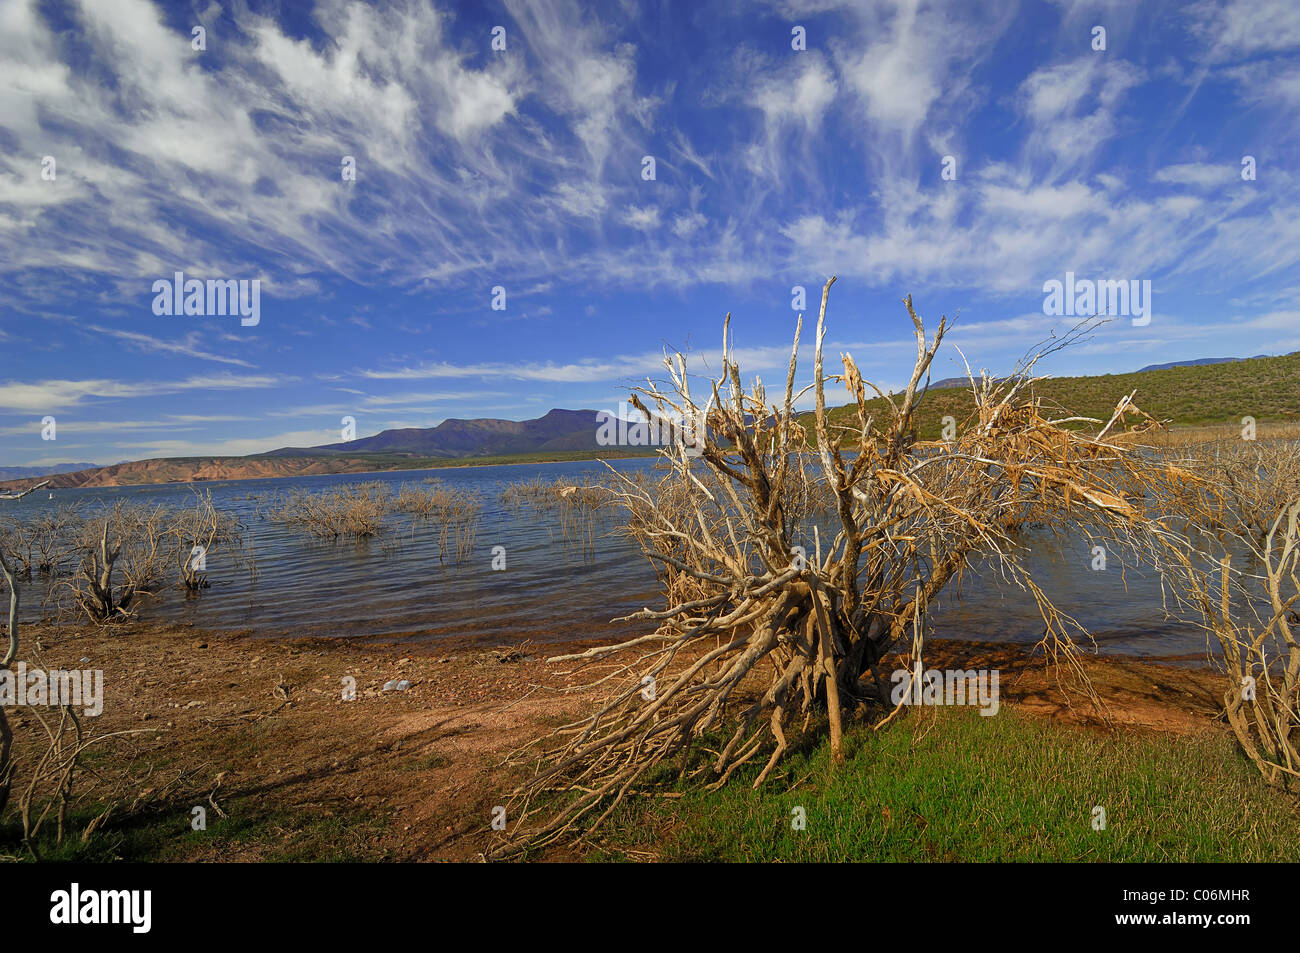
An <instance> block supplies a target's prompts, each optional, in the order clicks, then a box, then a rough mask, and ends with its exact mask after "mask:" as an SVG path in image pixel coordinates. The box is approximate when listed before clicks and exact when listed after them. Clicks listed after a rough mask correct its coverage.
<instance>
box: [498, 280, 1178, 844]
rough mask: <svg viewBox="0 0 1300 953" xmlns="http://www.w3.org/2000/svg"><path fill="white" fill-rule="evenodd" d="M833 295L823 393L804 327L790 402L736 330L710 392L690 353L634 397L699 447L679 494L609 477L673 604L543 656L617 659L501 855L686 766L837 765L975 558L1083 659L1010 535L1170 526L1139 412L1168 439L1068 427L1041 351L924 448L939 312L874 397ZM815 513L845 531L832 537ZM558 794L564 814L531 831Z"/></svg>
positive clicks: (557, 810) (1064, 649)
mask: <svg viewBox="0 0 1300 953" xmlns="http://www.w3.org/2000/svg"><path fill="white" fill-rule="evenodd" d="M834 281H835V279H834V278H831V279H830V280H829V281H828V282H827V283H826V286H825V288H824V290H823V292H822V299H821V311H820V314H819V317H818V321H817V333H816V338H815V350H814V357H813V382H812V384H811V385H809V387H806V388H804V389H803V390H800V391H798V392H796V389H795V380H796V370H797V364H798V357H799V339H800V334H801V331H802V318H800V321H799V324H798V326H797V327H796V330H795V336H794V346H793V348H792V351H791V355H790V363H789V367H788V370H787V373H786V377H785V382H784V383H785V386H784V391H783V394H782V396H781V399H780V402H779V403H772V404H769V403H768V401H767V395H766V392H765V389H764V387H763V385H762V382H761V381H758V380H756V381H755V382H754V384H753V385H752V386H751V387H749V388H746V387H745V386H744V385H743V384H742V380H741V373H740V367H739V366H738V364H737V363H736V361H735V359H734V358H733V356H732V349H731V340H730V337H729V334H728V331H727V328H726V326H724V331H723V353H722V367H721V373H720V375H719V377H718V379H716V380H713V381H712V382H711V383H710V384H709V386H708V387H707V388H706V389H705V391H704V393H703V396H702V397H697V396H696V394H695V393H693V392H692V388H691V383H690V381H689V379H688V376H687V372H686V363H685V359H684V357H683V356H682V355H680V354H677V355H674V356H672V357H667V358H666V359H665V365H666V367H667V369H668V372H669V375H670V381H669V382H667V383H666V384H665V385H663V386H660V385H657V384H655V383H653V382H651V383H648V385H647V387H645V388H638V389H637V391H636V392H635V393H634V395H633V403H634V404H635V405H636V406H637V407H638V408H639V409H640V410H641V412H642V413H643V414H646V415H647V416H649V417H651V418H653V419H657V420H659V421H663V422H668V423H672V424H675V425H677V426H678V430H679V432H680V433H682V434H684V436H683V437H682V439H679V440H678V441H677V442H676V443H675V444H674V445H673V446H672V447H671V448H668V449H667V450H666V451H665V453H664V459H665V460H666V462H667V463H668V464H669V465H670V467H671V469H670V471H669V473H668V474H667V476H666V477H665V478H664V479H663V480H661V481H659V482H658V483H657V484H655V483H650V482H648V481H645V480H635V479H628V478H624V479H622V480H621V481H617V482H616V483H615V493H616V494H617V495H618V497H619V498H620V499H621V501H622V503H623V505H624V506H625V507H626V509H627V510H628V514H629V521H628V526H629V531H630V532H631V533H632V534H633V535H634V536H635V537H636V538H637V539H638V541H639V542H640V543H641V546H642V549H643V551H644V552H645V554H646V556H647V557H648V558H649V559H650V560H651V561H652V562H653V563H655V564H656V566H658V567H659V569H660V578H661V580H662V581H663V584H664V589H665V601H666V605H665V607H664V608H661V609H651V608H646V609H643V610H641V611H639V612H637V613H634V614H633V615H631V616H629V617H627V618H629V619H631V620H635V621H640V622H644V623H646V624H647V625H649V626H652V627H653V628H652V631H649V632H647V633H646V634H644V635H641V636H639V637H637V638H634V639H632V640H630V641H627V642H623V643H620V644H618V645H611V646H605V647H599V648H594V649H591V650H589V651H586V652H583V653H581V654H579V655H571V656H561V657H558V658H555V659H552V660H551V661H552V662H580V663H584V664H585V663H592V662H595V661H605V662H611V661H612V663H613V671H612V672H610V673H608V674H604V675H603V676H602V677H601V678H600V683H601V684H603V685H605V686H607V687H609V686H612V690H611V691H610V692H609V693H608V696H607V697H606V698H605V699H604V701H603V702H602V703H601V704H599V705H597V706H596V708H595V710H594V711H593V712H592V713H591V715H590V716H589V717H587V718H584V719H582V720H581V721H580V722H578V723H575V724H573V725H568V726H565V727H563V728H561V729H558V730H557V731H556V733H555V734H554V735H553V736H552V741H551V744H550V746H549V750H545V751H544V753H543V754H542V755H541V757H540V759H538V760H537V761H536V762H535V764H536V773H535V775H534V776H533V777H532V779H531V780H530V781H529V782H528V783H526V784H525V785H523V786H522V787H521V788H520V789H519V790H517V791H516V792H515V795H514V800H513V801H512V807H511V808H510V810H509V814H510V816H511V817H512V821H513V825H514V829H515V830H516V831H519V832H521V834H520V836H517V837H514V838H512V839H510V840H508V841H506V842H505V843H504V844H501V845H499V846H498V848H497V850H496V853H495V855H494V856H507V855H509V854H511V853H513V852H515V851H518V850H520V849H523V848H525V847H527V846H542V845H545V844H547V843H550V842H553V841H555V840H556V839H559V838H563V837H565V836H571V834H572V832H574V831H575V830H576V828H577V825H579V824H583V825H586V826H595V825H597V824H599V823H600V822H601V821H603V820H604V819H605V818H607V817H608V816H609V814H610V813H611V812H612V811H613V810H614V809H615V807H616V806H617V805H618V804H619V803H620V802H621V801H622V799H623V798H624V797H625V796H626V795H627V794H628V792H629V791H631V790H633V788H634V787H635V786H637V785H638V784H640V783H642V782H643V781H645V779H647V778H648V777H651V776H652V775H655V776H657V775H658V769H661V768H664V767H667V766H670V765H671V766H674V767H675V770H676V773H677V774H678V776H679V777H706V778H709V779H711V780H712V783H713V784H714V785H721V784H724V783H726V782H727V781H728V779H730V778H731V777H732V776H733V775H734V774H735V773H736V772H737V771H738V770H739V769H741V768H742V767H744V766H745V765H747V764H751V763H754V762H755V759H758V758H760V756H762V757H763V767H762V768H761V770H759V771H758V772H757V775H756V777H755V779H754V782H753V783H754V785H755V786H758V785H759V784H761V783H762V782H763V781H764V779H766V778H767V777H768V776H769V775H771V773H772V772H773V770H774V769H775V768H776V766H777V765H778V764H779V762H780V760H781V758H782V756H783V755H784V754H785V752H786V751H787V750H788V749H789V747H790V744H791V743H792V740H793V739H792V736H793V734H795V733H797V732H799V731H803V730H806V729H808V727H809V726H810V725H812V726H813V728H812V730H816V731H825V732H826V733H827V734H828V735H829V742H830V746H831V749H832V755H833V758H834V759H835V760H839V759H840V758H841V757H842V733H843V723H844V719H845V718H846V716H847V715H848V714H850V713H852V712H855V711H856V712H861V713H862V714H864V715H865V714H869V712H871V711H877V712H882V713H883V708H882V706H881V704H880V702H881V698H880V696H881V694H883V693H882V692H880V691H879V690H878V689H877V687H876V686H877V685H878V684H879V679H878V677H877V676H876V671H875V667H876V665H877V663H878V662H879V661H880V660H881V658H882V657H883V656H884V655H885V654H886V653H888V652H890V651H891V649H893V648H894V647H895V646H896V645H897V644H898V643H899V642H900V640H902V639H904V638H905V637H909V633H910V631H911V630H912V627H913V626H915V625H917V624H918V621H919V620H920V619H921V618H922V617H923V616H924V614H925V611H926V608H927V606H929V604H930V603H931V601H932V600H933V599H934V598H935V597H936V595H938V594H939V593H940V592H941V591H942V590H944V589H945V587H947V586H949V585H950V584H952V583H954V582H955V581H956V580H957V579H958V577H959V576H960V575H961V574H962V573H963V571H964V570H966V569H968V568H969V567H970V566H971V565H972V564H973V562H975V561H977V560H978V561H980V562H981V565H982V567H983V570H984V571H986V572H989V573H993V574H998V575H1000V576H1001V577H1003V579H1004V580H1006V581H1008V582H1010V583H1012V584H1015V585H1019V586H1022V587H1024V588H1025V589H1027V590H1028V591H1030V592H1031V593H1033V595H1034V597H1035V599H1036V600H1037V603H1038V605H1039V608H1040V610H1041V612H1042V615H1043V620H1044V624H1045V634H1044V636H1043V640H1044V644H1045V645H1046V647H1047V648H1049V649H1050V650H1052V651H1053V652H1054V653H1056V654H1058V655H1061V656H1064V657H1065V658H1066V659H1069V658H1072V655H1071V650H1072V647H1073V645H1074V641H1073V636H1074V635H1075V634H1077V631H1079V630H1078V629H1077V628H1075V627H1074V625H1073V624H1072V623H1073V620H1070V619H1069V618H1068V617H1066V616H1064V615H1063V614H1062V613H1060V612H1058V611H1057V610H1056V609H1055V607H1054V606H1053V605H1052V603H1051V601H1050V600H1049V599H1048V597H1047V596H1046V595H1045V594H1044V593H1043V592H1042V591H1041V590H1040V589H1039V588H1038V587H1037V586H1036V585H1035V584H1034V582H1033V580H1032V579H1030V578H1029V575H1028V573H1027V572H1026V571H1025V569H1024V565H1023V557H1024V555H1025V549H1024V547H1023V546H1022V545H1021V544H1020V542H1019V541H1018V538H1017V535H1016V533H1017V530H1018V529H1019V528H1020V527H1021V526H1022V525H1023V524H1025V523H1026V522H1027V521H1030V520H1032V521H1034V522H1035V523H1043V524H1046V525H1048V526H1055V527H1062V528H1064V527H1066V526H1069V527H1071V529H1072V530H1073V531H1078V529H1079V527H1081V526H1087V527H1088V531H1089V532H1090V533H1092V534H1094V538H1095V537H1096V536H1098V535H1099V536H1101V537H1103V538H1106V539H1108V540H1110V541H1111V544H1112V546H1113V547H1115V548H1123V547H1128V548H1131V549H1135V550H1136V551H1138V552H1142V551H1146V549H1148V548H1151V547H1150V541H1149V540H1148V539H1147V537H1148V536H1149V535H1150V534H1153V533H1158V532H1160V528H1159V526H1158V525H1157V524H1155V523H1154V522H1153V521H1151V520H1150V519H1149V518H1148V517H1147V516H1145V515H1144V514H1143V513H1142V512H1141V510H1140V509H1139V505H1138V501H1139V500H1140V499H1141V497H1142V495H1143V487H1144V484H1145V483H1146V482H1147V481H1148V480H1150V479H1152V478H1153V475H1152V474H1151V473H1150V472H1148V467H1149V464H1148V463H1147V462H1144V461H1145V458H1143V457H1141V456H1140V455H1138V454H1134V453H1133V452H1132V451H1131V450H1130V449H1128V448H1126V446H1125V445H1124V444H1123V443H1120V442H1115V441H1114V440H1112V439H1111V438H1112V437H1114V436H1115V435H1116V432H1117V430H1119V429H1122V428H1123V427H1124V424H1125V420H1126V418H1128V417H1134V416H1135V417H1137V418H1138V422H1139V424H1140V426H1141V427H1148V426H1151V424H1152V422H1151V421H1150V418H1147V417H1146V416H1145V415H1143V414H1141V413H1140V412H1139V411H1137V409H1136V408H1135V407H1134V406H1133V404H1132V400H1131V395H1130V397H1129V398H1125V400H1123V401H1121V402H1120V404H1119V406H1118V407H1117V409H1116V411H1115V413H1114V415H1113V416H1112V417H1111V419H1110V420H1109V421H1099V420H1088V419H1083V418H1074V417H1068V416H1066V417H1061V418H1054V417H1053V416H1052V415H1051V414H1050V413H1048V412H1047V411H1046V410H1045V409H1044V407H1043V405H1042V403H1041V401H1039V400H1038V399H1036V398H1035V397H1034V396H1033V381H1034V379H1035V378H1034V377H1033V375H1032V373H1031V372H1032V368H1033V365H1034V362H1035V361H1036V360H1037V359H1038V357H1040V356H1041V354H1043V353H1047V351H1046V350H1044V351H1040V352H1039V353H1038V354H1035V355H1031V356H1030V357H1028V358H1027V359H1026V360H1025V361H1024V362H1022V365H1021V367H1020V368H1019V369H1018V371H1017V372H1016V373H1015V374H1013V375H1012V377H1010V378H1008V379H1005V380H1002V381H995V380H993V379H991V378H989V377H988V376H987V375H981V377H980V378H979V379H975V377H974V375H973V374H970V372H969V368H968V378H969V382H970V388H971V393H972V397H973V408H974V409H973V411H972V413H971V414H970V416H969V417H968V418H967V419H966V420H965V421H963V422H961V424H960V426H959V427H958V428H957V432H956V434H955V437H954V439H953V440H951V441H928V442H927V441H922V440H919V439H918V437H917V429H918V428H917V408H918V406H919V404H920V402H921V400H922V399H923V396H924V394H925V390H926V387H927V386H928V382H929V371H930V366H931V363H932V362H933V361H934V358H935V355H936V353H937V352H938V350H939V346H940V344H941V342H942V341H943V338H944V335H945V333H946V331H947V329H948V322H947V320H946V318H945V319H943V320H941V321H940V322H939V326H938V328H937V329H936V331H935V333H934V335H933V337H932V338H927V335H926V331H925V328H924V326H923V324H922V321H921V318H920V317H919V316H918V315H917V314H916V312H915V311H914V310H913V307H912V301H911V298H910V296H909V297H908V298H906V299H904V301H903V304H904V306H905V307H906V309H907V313H908V316H909V318H910V319H911V322H912V325H913V328H914V331H915V335H916V359H915V362H914V365H913V368H912V371H911V375H910V378H909V379H908V382H907V386H906V387H905V388H904V390H903V391H902V392H901V393H897V394H894V393H885V392H883V391H881V390H879V389H878V388H876V387H875V386H874V385H872V384H870V383H868V382H867V381H866V380H865V379H864V378H863V376H862V375H861V373H860V372H859V370H858V367H857V364H856V363H855V362H854V360H853V358H852V356H851V355H848V354H844V355H842V356H841V361H842V364H843V371H842V373H836V374H834V375H830V374H828V373H826V371H825V370H824V367H823V357H824V355H823V350H824V348H823V345H824V342H825V336H826V306H827V301H828V298H829V294H830V289H831V285H832V284H833V283H834ZM729 320H730V315H728V324H729ZM1061 343H1063V342H1059V341H1058V342H1057V344H1056V345H1053V346H1052V347H1050V348H1048V350H1054V349H1055V348H1056V347H1058V346H1060V345H1061ZM828 383H840V384H842V385H843V386H844V387H845V389H846V390H847V393H848V398H849V401H850V403H849V406H848V407H847V408H845V409H844V410H843V411H842V412H835V413H833V412H832V411H830V410H828V409H827V394H826V385H827V384H828ZM809 389H811V390H812V391H813V396H814V400H815V406H816V410H815V413H814V414H813V415H812V420H811V422H810V423H809V424H808V426H806V427H805V426H803V425H801V423H800V421H799V419H798V418H797V417H796V414H795V412H794V406H795V403H796V401H797V400H799V399H800V397H802V396H803V395H804V394H806V393H807V391H808V390H809ZM873 397H874V398H875V399H874V400H873V399H872V398H873ZM819 509H824V510H827V511H829V514H830V515H831V518H832V521H831V525H832V528H830V529H827V530H826V532H825V533H824V534H823V533H822V530H821V527H820V526H819V524H818V521H817V520H816V519H814V517H815V516H816V515H817V511H818V510H819ZM823 524H824V520H823ZM619 621H622V620H619ZM647 686H651V688H652V690H651V691H647ZM799 717H802V719H803V721H802V726H800V725H797V724H796V723H795V719H796V718H799ZM814 719H815V720H814ZM524 756H527V757H530V758H531V757H533V752H532V751H531V749H528V750H526V751H525V752H524V753H523V754H521V756H520V759H521V760H522V759H523V757H524ZM544 791H545V792H548V793H549V792H556V791H558V792H559V796H558V801H555V800H552V801H550V802H549V803H548V804H547V806H546V807H545V811H546V812H548V814H549V816H545V819H539V817H538V815H541V814H542V811H543V808H540V807H537V806H536V805H535V797H536V795H538V794H539V793H541V792H544Z"/></svg>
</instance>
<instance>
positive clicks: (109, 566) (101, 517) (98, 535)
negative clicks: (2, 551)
mask: <svg viewBox="0 0 1300 953" xmlns="http://www.w3.org/2000/svg"><path fill="white" fill-rule="evenodd" d="M170 518H171V513H170V511H169V510H167V509H166V508H165V507H161V506H148V505H146V504H141V503H125V502H121V501H119V502H117V503H114V504H113V505H112V506H110V507H108V508H106V509H104V510H103V511H101V512H98V513H96V514H94V515H88V516H87V517H86V519H85V520H84V521H83V522H82V523H81V525H80V526H79V527H78V529H77V534H76V536H75V539H74V543H75V553H76V555H77V556H78V557H79V566H78V570H77V574H76V575H75V576H74V577H73V578H72V579H70V580H60V582H59V584H58V585H59V587H60V588H61V589H62V590H63V591H64V592H65V593H66V594H68V595H70V597H71V599H72V601H73V602H74V603H75V604H76V605H78V606H80V608H81V609H82V611H84V612H85V613H86V615H87V616H88V617H89V618H90V620H91V621H92V622H96V623H101V624H103V623H108V622H122V621H125V620H127V619H131V618H134V617H135V615H136V612H137V609H138V607H139V601H140V599H141V597H143V596H147V595H151V594H152V593H154V592H155V591H156V590H157V588H158V585H159V584H160V583H161V582H162V580H163V578H164V577H165V575H166V570H167V567H168V565H170V563H171V561H172V556H173V550H174V546H173V545H172V542H173V536H172V531H171V523H170ZM115 576H116V579H115V578H114V577H115Z"/></svg>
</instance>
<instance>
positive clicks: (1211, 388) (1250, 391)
mask: <svg viewBox="0 0 1300 953" xmlns="http://www.w3.org/2000/svg"><path fill="white" fill-rule="evenodd" d="M828 373H829V372H828ZM940 376H942V375H940ZM1298 378H1300V354H1289V355H1287V356H1285V357H1262V358H1252V359H1250V360H1245V361H1238V362H1236V363H1232V364H1205V365H1201V366H1199V367H1171V368H1165V369H1163V370H1155V371H1142V372H1134V373H1131V374H1100V375H1097V376H1092V377H1058V378H1052V379H1048V380H1044V381H1040V382H1039V383H1037V384H1035V385H1034V389H1033V392H1034V393H1035V394H1036V395H1038V396H1040V397H1042V398H1043V399H1044V401H1045V402H1046V404H1047V406H1048V407H1053V406H1055V407H1062V408H1065V409H1068V410H1069V411H1071V413H1073V414H1077V415H1080V416H1085V417H1094V418H1098V419H1100V420H1102V421H1105V420H1108V419H1110V415H1111V414H1112V413H1113V412H1114V410H1115V405H1116V404H1117V403H1118V402H1119V400H1120V398H1122V397H1125V396H1127V395H1128V394H1130V393H1131V392H1132V391H1134V390H1136V391H1137V396H1136V397H1135V398H1134V402H1135V403H1136V404H1137V406H1138V407H1140V408H1141V409H1142V410H1144V411H1146V412H1147V413H1149V414H1151V415H1152V416H1153V417H1155V418H1157V419H1158V420H1165V419H1168V420H1171V421H1172V422H1173V424H1174V425H1175V426H1204V425H1207V424H1233V425H1234V426H1238V427H1239V426H1240V425H1241V418H1242V417H1244V416H1251V417H1254V418H1255V419H1256V420H1257V421H1274V422H1277V421H1286V422H1295V421H1297V420H1300V388H1297V387H1295V381H1296V380H1297V379H1298ZM843 395H844V391H843V390H842V389H839V388H838V387H837V388H828V389H827V395H826V396H827V400H828V402H834V401H835V400H836V399H837V398H841V397H842V396H843ZM887 406H888V405H887V404H886V403H885V402H884V401H883V400H882V399H881V398H879V397H877V398H875V399H874V400H872V401H870V402H868V407H869V408H870V409H871V412H872V413H873V414H874V415H875V419H876V420H883V419H885V418H884V413H885V411H886V408H887ZM971 409H972V401H971V396H970V390H969V387H968V386H962V387H950V388H949V387H946V388H944V389H942V390H931V391H930V392H929V393H928V394H926V396H925V399H924V401H923V402H922V404H921V406H920V409H919V414H918V418H919V419H918V425H919V426H918V434H919V436H920V437H921V438H922V439H925V440H934V439H937V438H938V437H939V435H940V428H941V425H942V419H943V417H944V416H946V415H951V416H952V417H954V418H955V419H956V420H957V421H958V424H959V425H960V423H961V422H962V421H963V420H964V419H965V418H966V416H967V415H968V414H969V413H970V411H971ZM850 416H851V417H852V418H853V419H856V416H857V412H856V409H855V408H852V407H848V406H840V407H836V408H834V409H833V410H831V411H829V417H830V420H831V422H832V423H835V422H847V421H848V419H849V418H850ZM800 419H801V420H802V421H803V423H804V426H805V427H806V428H807V429H808V430H809V431H811V429H812V415H811V414H804V415H802V416H801V418H800Z"/></svg>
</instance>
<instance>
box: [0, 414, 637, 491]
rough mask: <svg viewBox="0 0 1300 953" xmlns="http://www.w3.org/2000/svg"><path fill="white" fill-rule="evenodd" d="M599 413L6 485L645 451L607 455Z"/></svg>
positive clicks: (62, 471) (127, 466)
mask: <svg viewBox="0 0 1300 953" xmlns="http://www.w3.org/2000/svg"><path fill="white" fill-rule="evenodd" d="M596 418H597V412H596V411H594V410H561V409H555V410H551V411H549V412H548V413H546V414H545V415H544V416H541V417H538V418H536V419H534V420H497V419H494V418H478V419H475V420H455V419H452V420H444V421H443V422H442V423H440V424H438V426H436V427H427V428H418V427H412V428H407V429H403V430H385V431H383V432H382V433H378V434H375V435H374V436H373V437H361V438H358V439H356V440H349V441H346V442H344V443H331V444H325V445H323V446H319V447H281V448H280V449H278V450H271V451H268V452H266V453H257V454H251V455H249V456H246V457H214V456H213V457H171V458H162V459H154V460H138V461H134V462H128V463H116V464H113V465H111V466H106V467H97V466H95V465H94V464H80V465H77V464H65V465H63V466H61V467H56V468H48V467H13V468H10V470H9V471H0V473H4V472H10V473H12V476H10V477H8V478H7V479H8V480H9V481H11V482H13V483H14V484H15V486H17V487H21V486H22V485H23V484H24V483H34V482H36V478H43V477H47V476H48V477H50V478H51V479H50V485H51V488H53V489H59V488H64V489H67V488H75V487H91V486H128V485H129V486H136V485H141V484H151V483H187V482H199V481H207V482H210V481H213V480H253V479H267V478H271V477H285V476H312V475H317V474H328V473H362V472H367V471H378V470H400V469H413V468H419V467H434V466H443V465H446V464H447V463H448V462H450V461H456V460H465V461H471V460H482V461H485V462H491V463H495V462H510V461H511V460H512V459H516V458H518V459H526V458H540V459H543V460H547V459H549V460H556V459H583V458H590V457H595V456H601V457H611V458H612V457H621V456H629V455H632V454H636V453H644V452H645V451H644V450H638V449H636V448H618V447H602V446H600V445H599V444H598V443H597V442H596V432H597V430H598V429H599V422H598V421H597V419H596Z"/></svg>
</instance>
